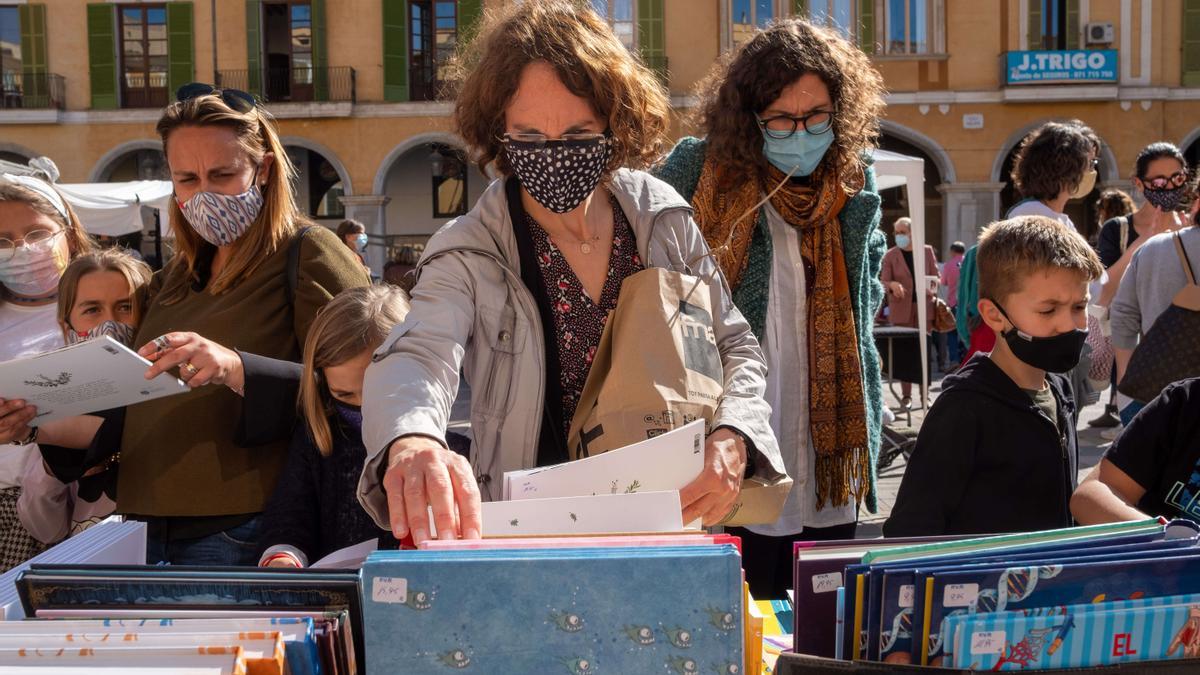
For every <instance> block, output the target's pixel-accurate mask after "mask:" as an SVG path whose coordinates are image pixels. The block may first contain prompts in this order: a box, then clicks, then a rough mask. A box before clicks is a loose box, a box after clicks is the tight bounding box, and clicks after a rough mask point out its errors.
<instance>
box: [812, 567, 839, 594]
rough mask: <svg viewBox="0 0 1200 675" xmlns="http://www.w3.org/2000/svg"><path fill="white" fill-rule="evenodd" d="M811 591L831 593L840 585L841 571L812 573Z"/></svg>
mask: <svg viewBox="0 0 1200 675" xmlns="http://www.w3.org/2000/svg"><path fill="white" fill-rule="evenodd" d="M812 585H813V593H832V592H833V591H836V590H837V589H838V586H841V585H842V573H841V572H829V573H828V574H814V575H813V578H812Z"/></svg>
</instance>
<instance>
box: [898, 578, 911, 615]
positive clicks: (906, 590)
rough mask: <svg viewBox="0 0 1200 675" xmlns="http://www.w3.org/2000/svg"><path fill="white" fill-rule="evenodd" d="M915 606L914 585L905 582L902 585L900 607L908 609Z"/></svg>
mask: <svg viewBox="0 0 1200 675" xmlns="http://www.w3.org/2000/svg"><path fill="white" fill-rule="evenodd" d="M912 606H913V585H912V584H904V585H903V586H901V587H900V609H908V608H910V607H912Z"/></svg>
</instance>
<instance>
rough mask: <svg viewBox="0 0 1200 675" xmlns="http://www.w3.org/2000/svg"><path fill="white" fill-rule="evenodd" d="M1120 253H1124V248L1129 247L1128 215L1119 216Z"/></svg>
mask: <svg viewBox="0 0 1200 675" xmlns="http://www.w3.org/2000/svg"><path fill="white" fill-rule="evenodd" d="M1119 245H1120V247H1121V249H1120V250H1121V253H1122V254H1124V253H1125V249H1127V248H1129V216H1121V241H1120V243H1119Z"/></svg>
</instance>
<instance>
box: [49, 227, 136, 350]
mask: <svg viewBox="0 0 1200 675" xmlns="http://www.w3.org/2000/svg"><path fill="white" fill-rule="evenodd" d="M92 272H117V273H118V274H120V275H121V276H123V277H125V282H126V283H128V284H129V297H130V298H131V299H132V300H133V318H134V321H135V324H134V325H135V326H136V325H137V324H140V323H141V322H142V313H143V312H144V311H146V287H147V286H148V285H149V284H150V277H151V276H152V275H153V272H151V271H150V266H149V265H147V264H146V263H144V262H142V261H141V260H138V259H137V258H135V257H133V255H132V254H130V253H128V252H126V251H122V250H120V249H115V248H108V249H104V250H102V251H93V252H91V253H85V254H84V255H81V256H79V257H78V258H76V259H75V260H73V261H72V262H71V264H70V265H68V266H67V269H66V271H65V272H63V275H62V278H61V279H59V280H58V324H59V325H60V326H62V329H63V337H64V338H65V337H66V333H67V327H68V326H70V325H71V318H70V317H71V310H72V309H74V308H75V299H76V297H78V295H79V282H80V280H82V279H83V277H85V276H87V275H88V274H91V273H92Z"/></svg>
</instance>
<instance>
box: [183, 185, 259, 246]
mask: <svg viewBox="0 0 1200 675" xmlns="http://www.w3.org/2000/svg"><path fill="white" fill-rule="evenodd" d="M254 176H255V177H254V178H253V179H251V181H250V189H248V190H246V191H245V192H243V193H241V194H237V195H223V194H220V193H219V192H197V193H196V194H194V195H192V197H191V199H188V200H187V201H186V202H180V203H179V209H180V210H181V211H183V215H184V217H185V218H187V221H188V224H189V225H191V226H192V229H193V230H195V231H196V234H198V235H200V237H201V238H202V239H204V241H207V242H208V243H210V244H212V245H213V246H226V245H228V244H232V243H233V242H235V241H237V240H238V239H241V238H242V235H244V234H246V231H247V230H249V229H250V226H251V225H253V224H254V221H255V219H256V218H258V214H259V212H260V211H262V207H263V202H264V201H265V200H264V198H263V193H262V190H260V189H259V187H258V171H257V170H256V171H255V172H254Z"/></svg>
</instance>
